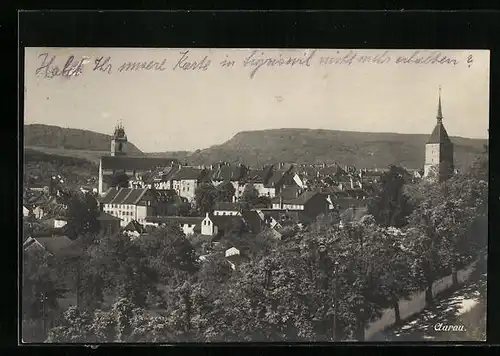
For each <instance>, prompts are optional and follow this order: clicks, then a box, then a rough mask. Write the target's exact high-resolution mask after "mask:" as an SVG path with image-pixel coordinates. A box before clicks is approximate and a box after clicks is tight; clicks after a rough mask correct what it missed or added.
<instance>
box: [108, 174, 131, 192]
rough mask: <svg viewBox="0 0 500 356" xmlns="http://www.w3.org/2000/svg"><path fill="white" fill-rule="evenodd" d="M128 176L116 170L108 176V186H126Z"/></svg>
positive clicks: (127, 184)
mask: <svg viewBox="0 0 500 356" xmlns="http://www.w3.org/2000/svg"><path fill="white" fill-rule="evenodd" d="M129 180H130V178H129V176H128V175H127V174H126V173H124V172H116V173H114V174H113V175H112V176H111V177H110V182H109V186H110V187H116V188H128V186H129Z"/></svg>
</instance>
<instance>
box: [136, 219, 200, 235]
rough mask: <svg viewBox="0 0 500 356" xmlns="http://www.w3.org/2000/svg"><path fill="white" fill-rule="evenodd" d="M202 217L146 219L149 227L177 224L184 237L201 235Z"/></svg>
mask: <svg viewBox="0 0 500 356" xmlns="http://www.w3.org/2000/svg"><path fill="white" fill-rule="evenodd" d="M203 220H204V219H203V218H202V217H196V216H195V217H191V216H148V217H147V218H146V224H147V225H150V224H151V225H153V226H161V225H164V224H176V225H178V226H179V227H180V228H181V230H182V231H183V232H184V235H186V236H190V235H194V234H197V233H201V232H202V229H201V226H202V222H203Z"/></svg>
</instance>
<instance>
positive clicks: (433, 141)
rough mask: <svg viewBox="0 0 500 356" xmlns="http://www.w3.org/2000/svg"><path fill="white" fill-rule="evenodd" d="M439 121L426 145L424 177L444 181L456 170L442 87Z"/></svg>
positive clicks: (438, 113)
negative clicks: (443, 107)
mask: <svg viewBox="0 0 500 356" xmlns="http://www.w3.org/2000/svg"><path fill="white" fill-rule="evenodd" d="M436 119H437V123H436V127H434V131H432V134H431V136H430V137H429V140H428V141H427V144H426V145H425V165H424V177H425V178H427V179H431V180H437V181H438V182H442V181H445V180H447V179H448V178H450V177H451V175H452V174H453V171H454V165H453V143H452V142H451V140H450V138H449V137H448V133H447V132H446V129H445V128H444V125H443V112H442V108H441V87H439V102H438V110H437V117H436Z"/></svg>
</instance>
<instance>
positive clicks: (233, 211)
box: [213, 202, 241, 216]
mask: <svg viewBox="0 0 500 356" xmlns="http://www.w3.org/2000/svg"><path fill="white" fill-rule="evenodd" d="M240 210H241V209H240V206H239V205H238V204H237V203H227V202H221V203H217V204H216V205H215V207H214V212H213V214H214V215H232V216H236V215H239V216H241V212H240Z"/></svg>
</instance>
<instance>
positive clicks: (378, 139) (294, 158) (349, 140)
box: [187, 129, 487, 169]
mask: <svg viewBox="0 0 500 356" xmlns="http://www.w3.org/2000/svg"><path fill="white" fill-rule="evenodd" d="M428 138H429V135H423V134H398V133H368V132H351V131H334V130H310V129H275V130H262V131H244V132H240V133H238V134H236V135H235V136H234V137H233V138H231V139H230V140H229V141H227V142H225V143H223V144H221V145H216V146H212V147H209V148H207V149H204V150H201V151H197V152H196V153H194V154H191V155H189V156H188V157H187V160H188V162H189V163H191V164H210V163H215V162H218V161H221V160H222V161H227V162H231V163H242V164H247V165H251V166H259V165H263V164H270V163H277V162H296V163H323V162H326V163H333V162H339V163H341V164H349V165H355V166H356V167H360V168H373V167H379V168H380V167H387V166H388V165H390V164H398V165H403V166H405V167H406V168H413V169H415V168H422V167H423V164H424V155H425V152H424V147H425V143H426V142H427V140H428ZM451 140H452V141H453V143H454V145H455V165H456V167H457V168H462V167H465V166H468V165H469V164H470V163H471V161H472V159H473V158H474V157H475V156H476V155H477V154H479V153H481V152H483V150H484V146H483V145H484V144H486V143H487V142H486V140H481V139H469V138H462V137H451Z"/></svg>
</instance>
